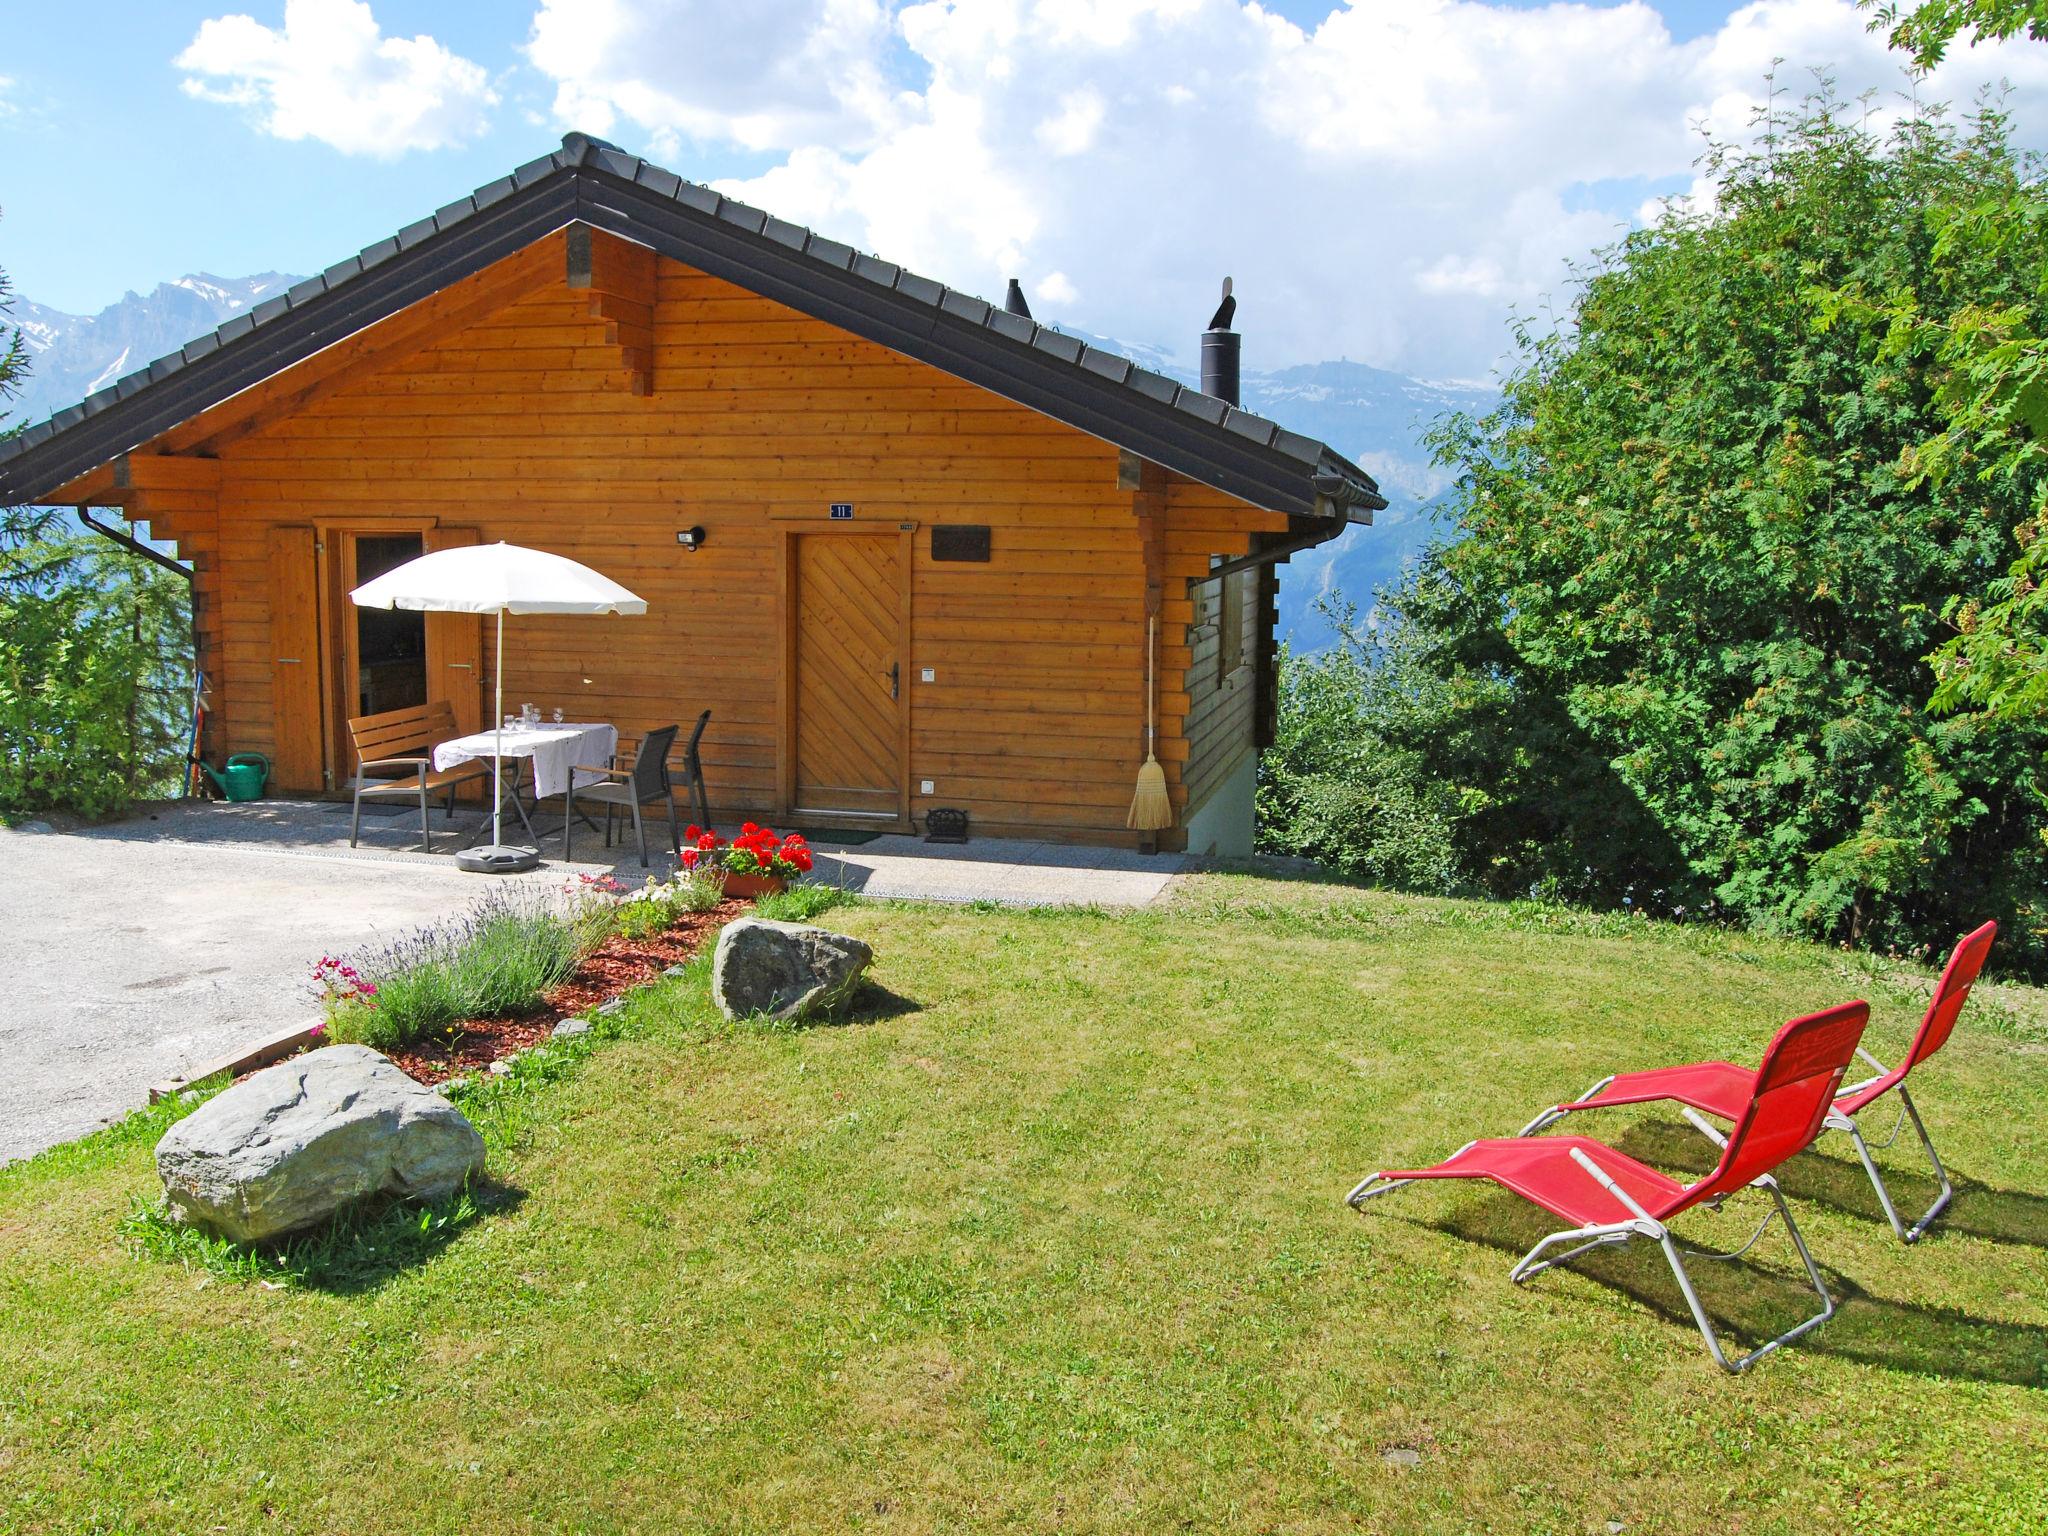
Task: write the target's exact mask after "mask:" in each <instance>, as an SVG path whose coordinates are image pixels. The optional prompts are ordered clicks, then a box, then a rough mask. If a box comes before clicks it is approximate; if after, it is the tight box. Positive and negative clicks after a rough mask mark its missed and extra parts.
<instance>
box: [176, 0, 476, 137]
mask: <svg viewBox="0 0 2048 1536" xmlns="http://www.w3.org/2000/svg"><path fill="white" fill-rule="evenodd" d="M173 62H174V63H175V64H176V66H177V67H178V68H179V69H181V70H183V71H184V72H185V80H184V89H185V91H186V92H187V93H188V94H189V95H192V96H196V97H198V98H199V99H200V100H202V101H217V102H223V103H226V104H228V105H230V106H237V107H243V108H246V109H248V110H249V111H250V113H251V114H252V115H253V117H254V119H255V122H256V125H257V126H258V127H259V128H260V129H261V130H262V131H263V132H265V133H268V134H271V135H272V136H274V137H276V138H280V139H291V140H299V139H315V140H318V141H319V142H320V143H323V144H327V145H330V146H332V147H333V148H335V149H338V150H340V151H341V152H342V153H343V154H349V155H372V156H375V157H377V158H379V159H391V158H394V157H396V156H398V155H402V154H404V153H405V152H406V151H408V150H414V149H441V148H445V147H447V146H449V145H452V144H459V143H461V142H463V141H464V140H465V139H469V138H472V137H474V136H475V135H477V134H479V133H481V132H482V131H483V130H484V128H485V126H486V124H487V122H488V120H489V114H490V109H491V107H493V106H495V105H496V104H497V100H498V98H497V94H496V93H495V92H494V91H493V90H492V89H491V86H490V81H489V78H488V77H487V76H486V75H485V73H484V70H483V68H482V66H481V65H478V64H474V63H472V62H471V61H469V60H468V59H465V58H462V57H460V56H458V55H457V54H455V53H452V52H450V51H449V50H448V49H447V48H445V47H443V46H442V45H441V44H440V43H438V42H436V41H435V40H434V39H433V38H431V37H427V36H425V35H421V36H419V37H386V36H384V35H383V32H382V29H380V28H379V26H378V25H377V20H376V17H375V16H373V15H372V14H371V12H370V7H369V5H368V4H367V3H366V0H286V3H285V8H284V25H283V26H282V27H281V28H272V27H266V26H264V25H263V24H262V23H261V22H259V21H257V20H256V19H255V18H254V17H251V16H242V15H231V16H216V17H214V18H213V19H212V20H210V21H204V22H201V23H200V25H199V31H198V33H197V34H196V35H195V36H194V37H193V39H192V42H191V44H190V46H188V47H187V48H186V49H185V51H184V52H183V53H181V54H179V55H178V57H177V58H176V60H174V61H173Z"/></svg>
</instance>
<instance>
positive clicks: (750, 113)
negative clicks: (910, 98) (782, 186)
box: [526, 0, 897, 150]
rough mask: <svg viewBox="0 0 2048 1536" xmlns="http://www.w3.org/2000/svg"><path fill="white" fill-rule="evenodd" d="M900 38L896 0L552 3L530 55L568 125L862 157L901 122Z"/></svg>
mask: <svg viewBox="0 0 2048 1536" xmlns="http://www.w3.org/2000/svg"><path fill="white" fill-rule="evenodd" d="M889 35H890V16H889V12H888V9H887V7H886V6H885V5H884V4H883V3H882V0H750V3H748V4H744V5H737V4H733V3H731V0H541V5H540V10H539V12H538V13H537V14H536V15H535V16H534V18H533V33H532V36H531V37H530V38H529V40H528V42H527V45H526V56H527V58H528V59H529V60H530V61H531V62H532V64H533V66H534V67H535V68H536V69H538V70H539V71H540V72H541V73H542V74H544V75H546V76H548V77H549V78H550V79H552V80H553V81H554V82H555V116H556V118H557V119H558V120H559V121H560V122H561V123H562V125H563V126H564V127H577V128H584V129H587V130H588V131H590V132H592V133H599V134H604V133H610V132H612V131H613V130H614V125H615V124H616V123H617V121H618V120H619V119H620V118H625V119H627V120H629V121H631V122H633V123H636V124H638V125H639V127H640V128H641V129H642V130H644V131H645V132H647V133H649V134H650V135H658V136H660V137H661V138H662V139H663V140H665V141H666V142H667V143H668V144H670V145H673V144H675V143H676V142H677V140H678V137H679V136H680V137H688V138H696V139H716V140H719V141H722V142H727V143H732V144H737V145H740V146H741V147H743V148H746V149H754V150H794V149H798V148H801V147H804V146H807V145H818V144H834V145H840V146H849V145H850V146H852V147H856V148H859V147H864V146H866V145H868V144H870V143H872V142H873V141H874V139H875V137H876V135H877V134H878V133H879V132H881V131H884V130H885V129H886V127H887V126H888V125H889V124H890V123H891V122H893V121H894V119H895V117H896V115H897V113H896V106H895V102H894V100H893V98H892V96H891V93H890V90H889V87H888V85H887V83H886V71H885V70H884V68H883V62H882V60H883V55H884V53H885V51H886V49H887V47H888V42H889Z"/></svg>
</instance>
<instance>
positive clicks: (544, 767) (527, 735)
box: [434, 720, 619, 800]
mask: <svg viewBox="0 0 2048 1536" xmlns="http://www.w3.org/2000/svg"><path fill="white" fill-rule="evenodd" d="M502 739H503V745H502V746H500V745H498V744H497V743H498V742H499V740H500V733H498V732H496V731H478V732H476V733H475V734H474V735H471V736H458V737H456V738H455V739H454V740H453V741H444V742H442V743H441V744H440V745H439V746H437V747H435V748H434V766H435V767H436V768H453V767H454V766H455V765H456V764H457V763H467V762H486V763H487V762H489V761H490V760H491V754H492V753H493V752H497V753H498V754H499V755H501V756H504V757H515V758H516V757H523V758H526V759H528V760H529V761H530V762H532V764H533V793H534V798H535V799H538V800H546V799H548V798H549V797H550V796H553V795H559V794H562V793H564V792H566V791H567V789H568V788H569V770H570V769H571V768H573V767H574V766H575V765H576V764H577V763H608V762H610V761H611V760H612V754H613V753H615V752H617V751H618V750H619V729H618V727H617V726H615V725H603V724H571V723H569V722H567V721H564V722H562V723H559V724H557V723H555V722H552V721H546V720H543V721H542V722H541V723H540V724H539V725H508V726H506V727H505V729H504V732H503V737H502ZM517 776H518V770H517V769H516V768H515V769H514V777H515V778H516V777H517ZM602 782H603V780H602V779H601V778H599V776H598V775H596V774H590V773H579V774H577V775H576V783H577V785H578V786H579V787H580V786H582V785H585V784H598V783H602Z"/></svg>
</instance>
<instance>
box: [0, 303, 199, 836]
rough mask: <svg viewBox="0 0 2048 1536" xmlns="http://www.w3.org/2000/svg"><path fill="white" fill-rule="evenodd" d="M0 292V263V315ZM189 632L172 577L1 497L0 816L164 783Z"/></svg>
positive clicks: (175, 753) (84, 809)
mask: <svg viewBox="0 0 2048 1536" xmlns="http://www.w3.org/2000/svg"><path fill="white" fill-rule="evenodd" d="M9 297H10V291H9V289H8V286H7V281H6V278H5V276H4V274H0V317H4V315H5V313H6V311H7V305H8V299H9ZM5 337H6V339H5V344H4V346H0V400H4V399H6V398H8V397H11V396H12V395H13V394H14V393H15V391H16V390H17V389H18V388H19V385H20V381H21V378H22V376H23V374H24V373H25V372H26V366H27V362H26V355H25V353H24V350H23V347H22V341H21V333H20V332H19V331H18V330H8V331H7V332H6V333H5ZM5 428H6V418H5V416H4V415H0V429H5ZM191 633H192V631H191V610H190V594H189V591H188V589H187V587H186V584H185V583H184V582H183V581H180V580H179V579H178V578H177V577H175V576H173V575H171V574H170V573H169V572H167V571H164V570H162V569H161V568H159V567H158V566H156V565H154V564H152V563H151V562H149V561H146V560H142V559H139V558H137V557H136V556H134V555H131V554H129V553H128V552H127V551H125V550H123V549H121V548H119V547H118V546H116V545H115V544H113V543H112V542H110V541H108V540H106V539H103V538H100V537H99V536H98V535H90V534H85V533H82V532H80V531H78V530H77V528H76V525H75V524H70V525H67V521H66V514H65V513H63V512H61V511H58V510H56V509H53V508H49V507H17V508H9V509H4V510H0V816H19V815H23V814H28V813H33V812H39V811H44V810H50V809H68V810H73V811H78V812H81V813H83V814H87V815H98V814H102V813H104V812H107V811H111V810H115V809H118V808H119V807H120V806H122V805H123V804H125V803H127V801H128V800H130V799H131V798H133V797H134V796H136V795H139V794H149V793H159V792H164V791H167V790H174V789H175V788H176V787H177V785H178V783H179V781H180V779H181V778H182V773H183V763H184V752H185V731H186V730H187V729H188V728H189V719H190V716H189V709H188V705H189V697H190V686H191V685H190V681H189V679H190V676H191V672H190V669H191V648H192V639H191Z"/></svg>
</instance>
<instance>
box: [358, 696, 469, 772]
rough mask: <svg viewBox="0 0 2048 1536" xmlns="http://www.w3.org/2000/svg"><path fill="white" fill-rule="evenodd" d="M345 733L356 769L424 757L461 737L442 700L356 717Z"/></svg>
mask: <svg viewBox="0 0 2048 1536" xmlns="http://www.w3.org/2000/svg"><path fill="white" fill-rule="evenodd" d="M348 733H349V736H350V738H351V739H352V740H353V741H354V742H355V748H356V766H357V767H359V768H360V767H361V766H362V765H363V764H364V763H373V762H375V761H377V759H379V758H382V757H425V756H426V755H427V754H428V752H430V751H431V750H432V749H433V747H434V745H435V744H436V743H437V742H443V741H447V740H449V739H450V738H451V737H454V736H457V735H460V734H461V733H460V732H459V731H457V730H456V729H455V706H454V705H452V704H450V703H449V702H448V701H447V700H446V699H436V700H435V701H434V702H433V703H431V704H415V705H413V706H412V707H410V708H409V709H391V710H386V711H385V712H384V713H383V714H381V715H363V716H360V717H358V718H357V719H354V720H351V721H349V723H348Z"/></svg>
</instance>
